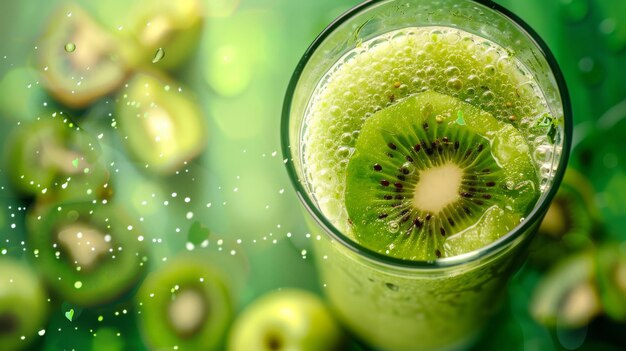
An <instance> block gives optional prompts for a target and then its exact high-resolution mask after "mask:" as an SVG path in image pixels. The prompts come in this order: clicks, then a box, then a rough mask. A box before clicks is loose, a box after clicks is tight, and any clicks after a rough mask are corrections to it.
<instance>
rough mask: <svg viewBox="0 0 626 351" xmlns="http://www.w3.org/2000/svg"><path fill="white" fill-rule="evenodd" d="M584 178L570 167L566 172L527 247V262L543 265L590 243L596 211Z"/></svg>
mask: <svg viewBox="0 0 626 351" xmlns="http://www.w3.org/2000/svg"><path fill="white" fill-rule="evenodd" d="M593 196H594V191H593V188H592V186H591V184H590V183H589V181H588V180H587V178H586V177H585V176H584V175H582V174H580V173H579V172H578V171H576V170H575V169H573V168H568V169H567V170H566V172H565V177H564V178H563V182H562V183H561V185H560V187H559V191H558V192H557V194H556V196H555V197H554V199H553V200H552V203H551V204H550V207H549V208H548V212H547V213H546V216H545V217H544V219H543V221H542V222H541V225H540V226H539V229H538V231H537V234H538V235H537V236H535V238H534V239H533V242H532V244H531V247H530V250H529V262H530V263H532V264H533V265H535V266H537V267H542V268H545V267H547V266H549V265H551V264H553V263H554V262H556V261H558V260H559V259H561V258H562V257H564V256H566V255H568V254H571V253H572V252H575V251H580V250H582V249H584V248H587V247H590V246H592V245H593V234H594V231H595V230H596V227H597V221H598V219H597V218H598V214H597V209H596V208H595V205H594V200H593Z"/></svg>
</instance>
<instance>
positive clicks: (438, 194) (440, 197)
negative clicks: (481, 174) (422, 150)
mask: <svg viewBox="0 0 626 351" xmlns="http://www.w3.org/2000/svg"><path fill="white" fill-rule="evenodd" d="M462 180H463V170H462V169H461V168H460V167H459V166H457V165H456V164H455V163H452V162H447V163H445V164H443V165H441V166H438V167H434V168H430V169H427V170H424V171H422V172H420V174H419V181H418V182H417V185H416V186H415V192H414V193H413V206H415V208H418V209H420V210H422V211H425V212H431V213H439V212H441V210H443V209H444V208H445V207H446V206H448V205H449V204H451V203H454V202H456V201H457V200H458V199H459V189H460V187H461V181H462Z"/></svg>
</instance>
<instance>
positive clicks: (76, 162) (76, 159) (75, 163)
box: [72, 158, 78, 168]
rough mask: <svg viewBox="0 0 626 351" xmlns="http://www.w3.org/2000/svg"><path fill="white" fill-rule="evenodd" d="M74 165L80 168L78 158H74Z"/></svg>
mask: <svg viewBox="0 0 626 351" xmlns="http://www.w3.org/2000/svg"><path fill="white" fill-rule="evenodd" d="M72 166H74V168H78V158H75V159H73V160H72Z"/></svg>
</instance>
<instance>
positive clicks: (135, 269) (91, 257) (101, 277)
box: [28, 202, 146, 307]
mask: <svg viewBox="0 0 626 351" xmlns="http://www.w3.org/2000/svg"><path fill="white" fill-rule="evenodd" d="M40 213H41V214H40ZM28 220H29V223H28V231H29V233H28V234H29V235H28V239H29V245H30V247H31V249H32V251H33V252H34V255H35V257H34V263H35V265H36V266H37V267H38V269H39V270H40V271H41V273H42V276H43V277H44V278H45V280H46V282H47V283H48V285H49V286H50V287H51V288H52V290H54V292H55V293H56V294H57V295H58V296H60V297H61V299H63V301H67V302H69V303H73V304H76V305H79V306H83V307H91V306H96V305H103V304H106V303H108V302H110V301H112V300H114V299H116V298H118V297H120V296H123V295H124V294H125V293H126V292H128V291H129V290H130V289H131V288H132V287H133V286H134V285H135V284H136V283H137V282H138V280H139V278H140V277H141V275H142V273H143V271H144V267H145V263H144V262H145V260H146V255H145V248H144V246H143V245H142V237H143V233H142V232H141V229H140V228H139V227H138V226H137V223H135V221H134V220H132V219H130V218H128V217H127V215H126V214H125V211H124V210H123V209H121V208H118V207H116V205H113V204H102V203H100V202H98V203H94V202H77V203H57V204H53V205H49V206H47V207H46V208H45V209H40V210H39V211H37V213H33V214H30V215H29V219H28Z"/></svg>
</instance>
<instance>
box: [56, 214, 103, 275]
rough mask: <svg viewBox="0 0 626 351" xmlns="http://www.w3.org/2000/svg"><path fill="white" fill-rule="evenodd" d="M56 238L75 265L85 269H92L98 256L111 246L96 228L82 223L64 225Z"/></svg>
mask: <svg viewBox="0 0 626 351" xmlns="http://www.w3.org/2000/svg"><path fill="white" fill-rule="evenodd" d="M57 238H58V240H59V243H60V244H61V245H62V246H63V247H64V248H65V249H66V251H68V252H69V255H70V257H71V258H72V260H73V261H74V262H75V263H76V265H77V266H78V267H81V270H82V269H84V270H86V271H89V270H91V269H93V268H94V267H95V265H96V264H97V262H98V259H99V257H100V256H102V255H103V254H105V253H106V252H107V251H108V250H109V249H110V248H111V244H110V243H109V242H107V241H106V240H105V238H104V235H103V234H102V233H101V232H100V231H99V230H98V229H96V228H94V227H92V226H89V225H86V224H84V223H72V224H69V225H66V226H64V227H63V228H62V229H61V230H59V232H58V235H57Z"/></svg>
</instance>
